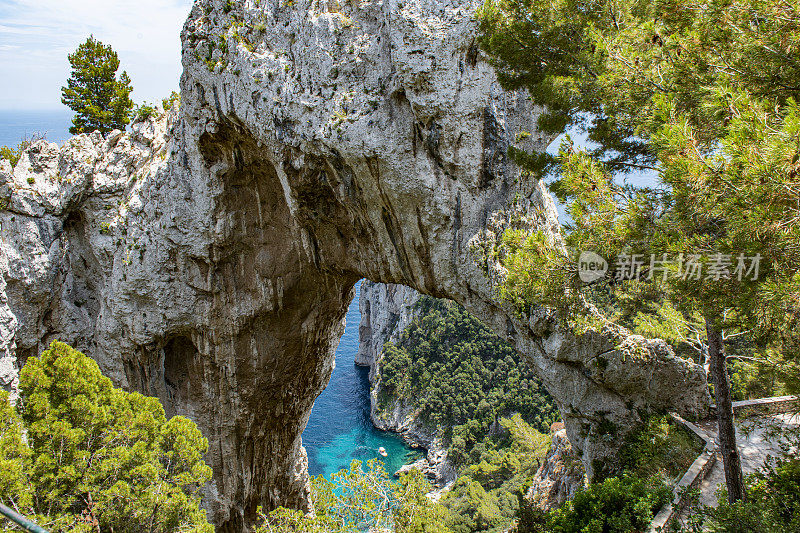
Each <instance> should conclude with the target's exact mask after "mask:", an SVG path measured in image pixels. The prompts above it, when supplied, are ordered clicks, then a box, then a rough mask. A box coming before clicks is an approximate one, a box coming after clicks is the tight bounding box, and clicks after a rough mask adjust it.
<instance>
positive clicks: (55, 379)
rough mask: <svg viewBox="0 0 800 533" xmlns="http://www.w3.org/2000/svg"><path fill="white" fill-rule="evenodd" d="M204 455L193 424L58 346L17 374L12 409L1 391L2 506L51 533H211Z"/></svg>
mask: <svg viewBox="0 0 800 533" xmlns="http://www.w3.org/2000/svg"><path fill="white" fill-rule="evenodd" d="M207 449H208V441H207V440H206V439H205V438H203V436H202V435H201V434H200V431H199V430H198V429H197V426H196V425H195V424H194V422H192V421H191V420H189V419H187V418H184V417H181V416H175V417H173V418H171V419H169V420H167V419H166V417H165V416H164V408H163V407H162V406H161V404H160V402H159V401H158V399H157V398H149V397H146V396H142V395H141V394H139V393H135V392H134V393H129V392H125V391H123V390H121V389H117V388H115V387H114V386H113V385H112V383H111V380H110V379H108V378H107V377H105V376H103V375H102V374H101V373H100V368H99V367H98V366H97V363H95V362H94V361H93V360H91V359H90V358H88V357H87V356H85V355H83V354H82V353H80V352H79V351H77V350H74V349H73V348H71V347H69V346H68V345H66V344H63V343H60V342H53V343H52V344H51V345H50V348H49V349H48V350H45V351H44V352H43V353H42V355H41V356H40V357H38V358H36V357H34V358H31V359H30V360H29V361H28V362H27V364H26V365H25V367H24V368H23V369H22V372H21V373H20V399H19V402H18V404H17V405H16V407H15V406H12V405H11V404H10V403H9V401H8V394H7V393H5V392H0V502H2V503H3V504H5V505H8V506H9V507H11V508H13V509H15V510H17V511H18V512H19V513H21V514H23V515H26V516H28V517H30V518H32V519H33V520H35V521H36V522H38V523H39V524H40V525H42V526H43V527H45V528H47V529H48V530H49V531H51V532H61V531H70V532H90V531H91V532H94V531H114V532H115V533H123V532H131V533H133V532H140V531H151V532H156V531H158V532H177V531H181V532H188V531H192V532H195V533H201V532H202V533H210V532H212V531H213V527H212V526H211V524H209V523H208V521H207V520H206V515H205V511H202V510H200V508H199V503H200V495H199V489H200V487H201V486H202V485H203V484H204V483H206V482H207V481H208V480H209V479H210V478H211V468H210V467H209V466H208V465H206V464H205V462H204V461H203V454H204V453H205V452H206V450H207ZM7 525H8V524H6V523H5V522H3V521H0V528H2V527H3V526H7Z"/></svg>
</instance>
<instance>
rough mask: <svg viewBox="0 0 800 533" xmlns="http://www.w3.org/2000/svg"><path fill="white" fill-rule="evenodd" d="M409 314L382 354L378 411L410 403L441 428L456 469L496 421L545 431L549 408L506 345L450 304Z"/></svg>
mask: <svg viewBox="0 0 800 533" xmlns="http://www.w3.org/2000/svg"><path fill="white" fill-rule="evenodd" d="M417 311H418V312H419V315H418V317H417V318H416V319H415V320H414V321H413V323H412V324H411V325H409V327H408V328H407V329H406V330H405V331H404V332H403V334H402V337H401V339H400V340H399V341H398V342H397V344H396V345H395V344H391V343H388V344H387V345H386V346H385V348H384V352H383V356H382V358H381V363H380V384H381V394H380V395H379V397H378V404H379V405H378V406H379V408H387V407H389V406H390V405H392V404H393V402H394V401H395V400H397V399H401V400H403V401H404V402H405V403H406V404H410V405H411V406H412V407H413V408H414V409H415V410H418V412H419V416H420V417H421V419H422V420H423V421H424V422H426V423H427V424H429V425H431V426H433V427H440V428H441V429H442V431H443V435H444V437H445V439H446V441H447V442H448V443H449V450H448V451H449V456H450V458H451V460H454V461H455V462H456V463H459V464H466V463H468V462H470V461H473V462H475V461H478V460H479V459H480V454H481V451H480V450H474V448H475V446H476V445H477V444H478V443H480V442H482V441H483V440H484V439H485V438H486V436H487V434H488V433H489V431H490V429H491V428H492V427H494V428H495V429H497V428H498V424H499V420H500V418H501V417H503V416H509V415H511V414H513V413H519V414H520V415H522V419H523V420H525V421H526V422H528V423H530V424H531V425H532V426H533V427H534V428H536V429H538V430H539V431H542V432H545V433H546V432H547V431H548V429H549V426H550V424H551V423H552V422H553V421H554V420H556V418H557V416H558V415H557V410H556V407H555V404H554V403H553V400H552V398H551V397H550V395H549V394H548V393H547V391H545V390H544V388H543V387H542V386H541V384H540V382H539V380H538V378H537V377H536V375H535V374H534V373H533V371H532V370H531V369H530V368H528V366H527V365H526V363H525V362H524V361H522V359H521V357H520V356H519V354H517V353H516V352H515V351H514V350H513V349H512V348H511V346H509V345H508V343H506V342H504V341H503V340H501V339H500V338H498V337H497V335H495V334H494V333H493V332H492V331H491V330H489V329H488V328H487V327H486V326H484V325H483V324H481V323H480V322H479V321H478V320H476V319H475V318H474V317H472V316H471V315H470V314H469V313H467V312H466V311H465V310H464V309H463V308H462V307H460V306H459V305H457V304H455V303H453V302H448V301H445V300H436V299H434V298H430V297H427V296H423V297H422V298H421V299H420V301H419V302H418V303H417ZM473 450H474V453H472V452H473Z"/></svg>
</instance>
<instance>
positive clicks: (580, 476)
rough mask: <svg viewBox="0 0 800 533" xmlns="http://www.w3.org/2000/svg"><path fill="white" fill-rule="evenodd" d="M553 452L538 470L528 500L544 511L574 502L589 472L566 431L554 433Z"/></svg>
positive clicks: (551, 448) (527, 496) (548, 454)
mask: <svg viewBox="0 0 800 533" xmlns="http://www.w3.org/2000/svg"><path fill="white" fill-rule="evenodd" d="M552 439H553V440H552V443H551V445H550V451H549V452H547V456H546V457H545V458H544V461H543V462H542V466H540V467H539V470H537V471H536V475H535V476H534V479H533V484H532V485H531V487H530V488H529V489H528V492H527V493H526V494H525V498H526V499H527V500H528V501H529V502H530V503H532V504H533V505H535V506H536V507H538V508H539V509H542V510H543V511H549V510H550V509H555V508H558V507H560V506H561V505H563V503H564V502H566V501H567V500H571V499H572V498H573V497H574V496H575V493H576V492H577V491H578V489H580V488H581V487H583V486H584V485H585V484H586V471H585V470H584V468H583V464H582V463H581V461H580V458H579V457H578V455H577V454H576V453H575V450H574V449H573V448H572V445H571V444H570V443H569V440H568V439H567V432H566V430H564V429H563V428H562V429H559V430H558V431H555V432H554V433H553V434H552Z"/></svg>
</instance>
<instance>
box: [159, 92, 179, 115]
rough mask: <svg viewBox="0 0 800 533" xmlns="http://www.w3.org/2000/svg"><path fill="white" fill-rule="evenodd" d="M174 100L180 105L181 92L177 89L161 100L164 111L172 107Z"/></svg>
mask: <svg viewBox="0 0 800 533" xmlns="http://www.w3.org/2000/svg"><path fill="white" fill-rule="evenodd" d="M175 102H178V104H179V105H180V103H181V94H180V93H179V92H177V91H172V92H171V93H170V95H169V96H167V97H166V98H164V99H162V100H161V107H162V108H164V111H168V110H169V109H171V108H172V106H173V105H174V104H175Z"/></svg>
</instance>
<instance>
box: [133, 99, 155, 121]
mask: <svg viewBox="0 0 800 533" xmlns="http://www.w3.org/2000/svg"><path fill="white" fill-rule="evenodd" d="M157 113H158V110H157V109H156V108H155V106H152V105H150V104H148V103H147V102H142V103H141V104H140V105H137V106H136V107H135V108H134V109H133V110H132V111H131V121H132V122H133V123H134V124H136V123H137V122H144V121H145V120H148V119H150V118H152V117H154V116H156V114H157Z"/></svg>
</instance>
